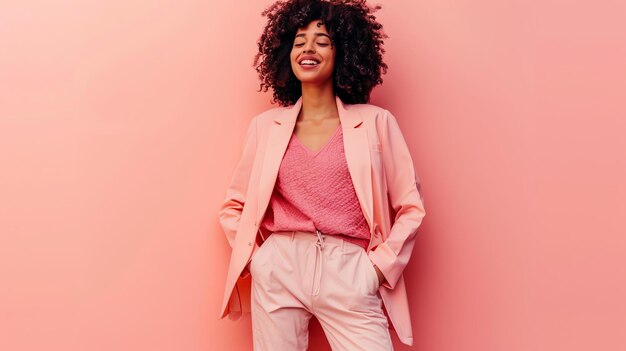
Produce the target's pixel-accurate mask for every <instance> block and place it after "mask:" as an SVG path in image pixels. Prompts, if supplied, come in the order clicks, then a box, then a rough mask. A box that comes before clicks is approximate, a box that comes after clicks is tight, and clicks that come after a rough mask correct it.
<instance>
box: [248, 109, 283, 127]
mask: <svg viewBox="0 0 626 351" xmlns="http://www.w3.org/2000/svg"><path fill="white" fill-rule="evenodd" d="M291 108H293V105H289V106H275V107H271V108H269V109H266V110H264V111H261V112H259V113H257V114H256V115H254V116H253V117H252V120H251V122H252V123H256V124H258V125H265V124H268V123H270V122H271V121H272V120H273V119H274V118H275V117H276V116H279V115H281V114H282V113H284V112H285V111H288V110H290V109H291Z"/></svg>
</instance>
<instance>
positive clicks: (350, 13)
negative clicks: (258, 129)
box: [253, 0, 388, 106]
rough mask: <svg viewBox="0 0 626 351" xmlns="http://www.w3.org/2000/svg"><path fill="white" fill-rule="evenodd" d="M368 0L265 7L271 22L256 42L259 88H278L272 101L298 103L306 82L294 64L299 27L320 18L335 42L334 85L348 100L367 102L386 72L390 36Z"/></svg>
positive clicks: (295, 1)
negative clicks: (386, 41)
mask: <svg viewBox="0 0 626 351" xmlns="http://www.w3.org/2000/svg"><path fill="white" fill-rule="evenodd" d="M380 8H381V6H380V5H376V6H375V7H370V6H368V5H367V4H366V3H365V0H287V1H282V0H278V1H276V2H275V3H274V4H272V5H270V6H269V7H268V8H266V9H265V10H264V11H263V12H262V16H267V17H268V22H267V25H266V26H265V29H264V31H263V34H262V35H261V37H260V38H259V40H258V42H257V44H258V47H259V52H258V53H257V54H256V56H255V58H254V64H253V66H254V68H255V69H256V71H257V72H258V74H259V78H260V79H261V84H260V88H259V92H260V91H267V89H268V88H272V90H273V92H274V93H273V99H272V103H275V102H277V101H278V103H279V105H280V106H287V105H292V104H294V103H295V102H296V101H297V100H298V98H299V97H300V96H301V95H302V85H301V83H300V81H299V80H298V78H297V77H296V76H295V74H294V73H293V70H292V69H291V62H290V57H289V55H290V52H291V48H292V45H293V41H294V37H295V35H296V32H297V31H298V29H299V28H302V27H305V26H306V25H307V24H308V23H309V22H311V21H314V20H320V21H321V22H322V23H324V25H325V26H326V30H327V31H328V34H329V35H330V38H331V40H332V43H333V44H334V46H335V48H336V50H337V51H336V55H335V67H334V72H333V89H334V93H335V94H336V95H337V96H339V98H340V99H341V100H342V101H343V102H344V103H348V104H356V103H367V102H368V101H369V99H370V93H371V91H372V89H373V88H374V87H375V86H376V85H378V84H382V82H383V80H382V77H381V76H382V74H385V73H387V65H386V64H385V63H384V62H383V54H384V53H385V50H384V49H383V47H382V46H383V39H385V38H388V36H387V35H386V34H385V33H384V32H383V31H382V25H381V24H380V23H378V22H376V17H375V16H374V15H373V12H375V11H376V10H379V9H380Z"/></svg>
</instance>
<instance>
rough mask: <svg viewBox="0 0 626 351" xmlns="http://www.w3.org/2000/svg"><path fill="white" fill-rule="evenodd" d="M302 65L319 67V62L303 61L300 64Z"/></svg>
mask: <svg viewBox="0 0 626 351" xmlns="http://www.w3.org/2000/svg"><path fill="white" fill-rule="evenodd" d="M300 64H301V65H317V64H318V62H317V61H313V60H302V62H300Z"/></svg>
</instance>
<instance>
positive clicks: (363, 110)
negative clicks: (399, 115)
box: [344, 103, 395, 128]
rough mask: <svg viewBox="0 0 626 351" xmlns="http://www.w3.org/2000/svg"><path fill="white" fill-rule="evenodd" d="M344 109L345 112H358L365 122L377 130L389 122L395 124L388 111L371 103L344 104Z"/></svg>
mask: <svg viewBox="0 0 626 351" xmlns="http://www.w3.org/2000/svg"><path fill="white" fill-rule="evenodd" d="M344 107H345V109H346V110H350V111H355V112H358V113H359V114H360V115H361V117H363V119H364V120H365V121H368V122H369V123H370V124H372V125H375V126H376V127H377V128H381V127H383V126H385V125H387V124H388V123H389V121H390V120H391V121H392V123H394V122H395V117H394V115H393V114H392V113H391V112H390V111H389V110H388V109H386V108H384V107H382V106H379V105H375V104H371V103H365V104H345V105H344Z"/></svg>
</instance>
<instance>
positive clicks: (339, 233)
mask: <svg viewBox="0 0 626 351" xmlns="http://www.w3.org/2000/svg"><path fill="white" fill-rule="evenodd" d="M378 8H379V7H376V8H374V9H372V8H369V7H368V6H367V5H366V4H365V2H364V1H348V0H342V1H339V0H335V1H321V0H291V1H286V2H283V1H279V2H277V3H275V4H273V5H272V6H271V7H269V8H268V9H267V10H265V11H264V12H263V14H264V15H267V16H268V18H269V21H268V24H267V26H266V28H265V31H264V33H263V35H262V36H261V38H260V40H259V53H258V55H257V56H256V58H255V66H256V69H257V71H258V73H259V77H260V78H261V81H262V84H261V89H263V88H265V90H266V91H267V89H268V88H272V89H273V96H274V102H276V101H278V102H279V103H280V107H276V108H273V109H270V110H268V111H265V112H263V113H261V114H259V115H257V116H255V117H254V118H253V119H252V121H251V123H250V125H249V127H248V130H247V133H246V142H245V146H244V151H243V154H242V157H241V160H240V162H239V164H238V166H237V170H236V171H235V174H234V176H233V179H232V181H231V185H230V187H229V189H228V191H227V196H226V200H225V201H224V203H223V205H222V206H221V208H220V223H221V225H222V227H223V229H224V232H225V234H226V237H227V239H228V241H229V244H230V245H231V247H232V248H233V253H232V256H231V262H230V267H229V272H228V277H227V280H226V289H225V294H224V301H223V304H222V310H221V314H220V318H223V317H225V316H226V315H228V316H229V317H230V318H231V319H238V318H240V316H241V314H242V313H243V312H250V313H251V317H252V328H253V344H254V349H255V350H306V349H307V345H308V322H309V320H310V318H311V317H312V316H315V317H316V318H317V319H318V320H319V322H320V324H321V326H322V328H323V329H324V332H325V334H326V336H327V338H328V340H329V343H330V345H331V346H332V348H333V350H393V346H392V342H391V338H390V333H389V328H390V327H391V326H392V325H393V327H395V330H396V332H397V334H398V336H399V338H400V340H401V341H402V342H403V343H405V344H407V345H412V343H413V342H412V332H411V321H410V316H409V312H408V303H407V296H406V290H405V286H404V279H403V276H402V271H403V269H404V267H405V266H406V264H407V263H408V260H409V258H410V255H411V251H412V249H413V245H414V239H415V233H416V230H417V228H418V227H419V226H420V224H421V221H422V218H423V217H424V215H425V211H424V207H423V199H422V196H421V194H420V192H419V180H418V177H417V175H416V173H415V171H414V169H413V162H412V159H411V155H410V153H409V150H408V148H407V146H406V143H405V141H404V138H403V136H402V133H401V132H400V129H399V126H398V124H397V122H396V120H395V117H394V116H393V115H392V114H391V113H390V112H389V111H388V110H385V109H383V108H380V107H378V106H375V105H371V104H368V103H367V102H368V101H369V95H370V92H371V91H372V89H373V88H374V86H376V85H378V84H380V83H382V79H381V73H385V72H386V69H387V66H386V65H385V63H384V62H383V61H382V54H383V53H384V50H383V49H382V44H383V38H385V37H386V36H385V35H384V34H383V33H382V32H381V28H382V26H381V25H380V24H378V23H377V22H376V21H375V18H374V16H373V15H372V14H371V12H372V11H373V10H375V9H378ZM389 206H391V209H390V208H389ZM390 211H393V212H395V215H394V217H393V220H392V217H391V214H390ZM392 223H393V227H392ZM248 277H251V279H247V278H248ZM248 301H249V302H248ZM248 304H249V306H248ZM384 309H386V312H387V314H388V316H389V319H390V320H391V321H392V323H389V322H388V319H387V316H386V314H385V310H384Z"/></svg>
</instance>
